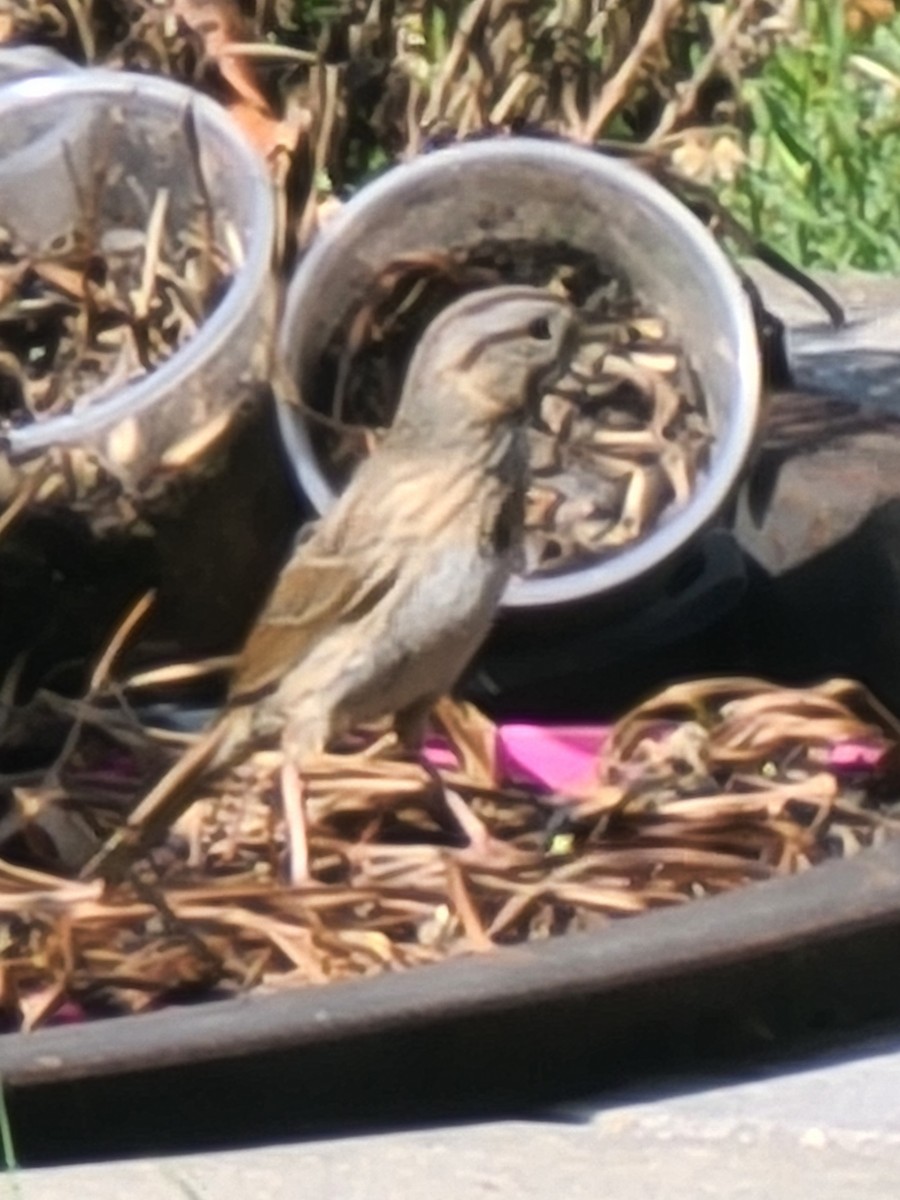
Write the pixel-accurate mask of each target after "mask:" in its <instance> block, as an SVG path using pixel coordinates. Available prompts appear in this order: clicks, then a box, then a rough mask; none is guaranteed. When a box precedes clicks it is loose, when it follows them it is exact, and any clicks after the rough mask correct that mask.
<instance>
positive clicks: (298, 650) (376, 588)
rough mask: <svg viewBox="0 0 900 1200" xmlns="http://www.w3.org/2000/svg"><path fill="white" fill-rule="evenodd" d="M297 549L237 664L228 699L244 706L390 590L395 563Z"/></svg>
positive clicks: (306, 546) (311, 547) (311, 545)
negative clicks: (329, 633)
mask: <svg viewBox="0 0 900 1200" xmlns="http://www.w3.org/2000/svg"><path fill="white" fill-rule="evenodd" d="M315 541H316V540H315V539H313V541H311V542H308V543H306V544H304V545H302V546H300V547H299V548H298V551H297V553H296V555H295V556H294V558H293V559H292V560H291V561H290V562H289V563H288V564H287V566H286V567H285V568H284V570H283V571H282V573H281V575H280V576H279V578H278V583H277V585H276V587H275V591H274V592H273V593H272V596H271V597H270V599H269V602H268V604H267V605H266V607H265V609H264V610H263V612H262V614H261V616H260V617H259V619H258V620H257V622H256V625H255V626H254V627H253V630H252V631H251V633H250V636H249V638H248V639H247V642H246V644H245V646H244V649H243V650H242V652H241V656H240V658H239V659H238V663H237V667H236V669H235V674H234V677H233V679H232V683H231V689H230V695H229V698H230V700H231V701H232V702H237V703H241V702H246V701H250V700H253V699H255V698H256V697H257V696H258V695H259V694H260V693H263V692H265V691H267V690H268V689H269V688H272V687H275V686H276V685H277V684H278V683H279V681H280V680H281V679H282V677H283V676H284V675H285V674H286V672H287V671H288V670H290V669H291V668H292V667H295V666H297V665H298V664H299V663H300V662H301V661H302V660H303V658H304V657H305V656H306V655H307V654H308V653H309V651H310V650H311V649H312V647H313V646H314V645H315V643H316V642H317V641H318V640H319V638H320V637H321V636H322V634H323V633H325V632H327V631H328V630H330V629H333V628H334V627H335V626H337V625H341V624H344V623H346V622H348V621H355V620H357V619H359V618H360V617H361V616H364V615H365V614H366V613H367V612H369V611H371V609H372V608H374V607H375V606H376V605H377V604H378V603H379V602H380V601H381V600H383V599H384V598H385V596H387V595H388V594H389V593H390V592H391V590H392V589H393V588H394V586H395V584H396V581H397V571H396V566H397V564H396V563H393V564H391V563H387V562H384V563H378V562H373V561H372V559H371V558H369V557H368V556H361V558H357V559H355V560H354V558H353V557H352V556H350V555H348V554H347V553H346V551H345V552H344V553H341V554H338V553H317V552H316V544H315Z"/></svg>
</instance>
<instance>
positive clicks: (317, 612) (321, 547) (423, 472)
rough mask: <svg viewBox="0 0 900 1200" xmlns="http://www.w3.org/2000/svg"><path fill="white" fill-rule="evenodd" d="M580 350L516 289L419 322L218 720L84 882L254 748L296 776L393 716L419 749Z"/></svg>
mask: <svg viewBox="0 0 900 1200" xmlns="http://www.w3.org/2000/svg"><path fill="white" fill-rule="evenodd" d="M576 336H577V319H576V314H575V311H574V309H573V308H572V307H571V306H570V305H569V303H568V302H567V301H565V300H564V299H562V298H560V297H557V296H554V295H553V294H552V293H550V292H546V291H544V290H542V289H539V288H533V287H526V286H512V285H510V286H500V287H492V288H488V289H486V290H483V291H477V292H471V293H469V294H467V295H465V296H463V297H462V298H461V299H458V300H456V301H455V302H454V303H452V304H450V305H449V306H448V307H446V308H445V309H443V310H442V311H441V312H440V313H439V314H438V315H437V317H435V318H434V319H433V320H432V321H431V322H430V324H429V325H428V326H427V327H426V329H425V331H424V333H423V335H422V337H421V338H420V340H419V342H418V344H417V346H416V348H415V350H414V352H413V355H412V358H411V361H410V363H409V367H408V369H407V372H406V375H405V379H404V383H403V388H402V394H401V398H400V401H399V404H398V407H397V411H396V415H395V418H394V420H393V422H392V424H391V427H390V429H389V430H388V431H387V433H386V434H385V436H384V438H383V440H382V441H381V442H380V444H379V445H378V446H377V448H376V449H375V451H374V452H373V453H372V455H371V456H370V457H369V458H367V459H365V460H364V461H363V462H362V463H361V464H360V465H359V467H358V468H357V470H356V472H355V474H354V475H353V477H352V478H351V480H350V483H349V484H348V486H347V488H346V489H345V491H344V492H343V493H342V495H341V496H340V497H339V498H338V500H337V502H336V503H335V505H334V507H333V508H331V509H330V510H329V511H328V512H327V513H326V514H325V515H324V516H322V517H321V518H319V520H318V521H316V522H314V523H313V524H311V525H308V526H306V527H305V528H304V529H303V530H301V533H300V535H299V537H298V540H297V543H296V545H295V547H294V550H293V552H292V555H291V557H290V558H289V560H288V562H287V563H286V564H285V566H284V567H283V569H282V571H281V573H280V575H279V576H278V579H277V581H276V583H275V587H274V590H273V591H272V593H271V596H270V598H269V600H268V602H267V603H266V604H265V605H264V607H263V610H262V613H261V615H260V616H259V618H258V619H257V621H256V624H255V625H254V626H253V628H252V630H251V632H250V635H249V637H248V638H247V641H246V643H245V645H244V647H243V650H242V651H241V653H240V654H239V656H238V660H237V663H236V666H235V669H234V674H233V676H232V679H231V683H230V688H229V693H228V699H227V704H226V706H225V709H224V711H223V713H222V715H221V716H220V717H219V718H218V719H217V720H216V722H215V724H214V725H213V727H212V728H211V729H210V730H209V731H208V732H207V733H206V734H205V735H204V736H203V737H202V738H201V740H200V741H199V742H198V743H197V744H196V745H195V746H194V747H192V748H191V749H190V750H189V751H188V752H187V753H186V754H185V755H184V756H183V757H182V758H181V759H180V760H179V761H178V762H177V763H175V765H174V766H173V767H172V768H171V770H170V771H169V772H168V773H167V774H166V775H164V776H163V778H162V779H161V780H160V782H159V783H158V784H157V785H156V786H155V787H154V788H152V790H151V791H150V792H149V793H148V794H147V796H146V797H145V798H144V799H143V800H142V801H141V802H140V803H139V804H138V806H137V808H136V809H135V810H134V811H133V813H132V814H131V816H130V817H129V819H128V821H127V822H126V824H125V825H124V826H122V828H120V829H119V830H117V831H116V833H114V834H113V835H112V836H111V837H110V838H109V840H108V841H107V842H106V843H105V844H104V845H103V846H102V847H101V849H100V850H99V851H98V852H97V853H96V854H95V855H94V857H93V858H92V859H91V860H90V862H89V863H88V864H87V866H86V867H85V868H84V870H83V871H82V877H87V878H91V877H95V876H101V877H103V878H105V879H107V880H109V881H115V880H116V879H119V878H121V876H122V874H123V873H124V871H125V870H126V869H127V867H128V865H129V864H130V862H131V861H132V860H133V859H134V858H135V857H136V856H137V855H138V853H139V852H140V851H141V850H142V848H143V847H144V846H145V845H146V844H147V842H148V838H149V837H152V836H153V835H154V834H155V833H157V832H159V833H161V832H162V831H163V830H164V829H166V828H167V827H168V826H169V825H170V824H171V822H172V821H173V820H174V819H175V818H176V817H177V816H178V815H179V813H180V812H181V811H182V810H183V809H184V808H186V807H187V804H188V803H189V799H190V797H189V795H187V793H188V792H189V790H190V789H189V786H188V785H189V784H190V783H191V782H192V781H193V780H195V779H196V777H198V776H199V775H201V774H205V773H207V772H211V771H214V770H219V769H222V768H224V767H226V766H229V765H232V764H234V763H235V762H238V761H240V759H241V758H242V757H246V756H247V755H248V754H249V753H250V752H251V750H252V749H254V748H255V747H256V746H258V745H259V743H260V742H261V741H264V740H268V739H271V738H273V737H276V738H280V739H281V748H282V751H283V753H284V756H285V759H286V761H289V762H291V763H292V764H294V765H295V766H296V768H297V770H298V771H299V770H300V769H302V765H303V763H304V761H307V760H309V759H310V758H311V757H313V756H315V755H317V754H320V753H322V752H323V751H324V750H325V749H326V747H327V745H328V743H329V742H331V741H332V740H333V739H335V738H336V737H339V736H340V735H341V734H344V733H346V732H348V731H350V730H351V729H353V728H354V727H356V726H359V725H361V724H363V723H365V722H370V721H374V720H379V719H382V718H384V717H389V716H390V717H393V721H394V729H395V731H396V734H397V736H398V738H399V740H400V741H401V742H402V743H403V744H404V745H405V746H406V747H408V748H410V749H416V748H418V744H419V742H420V739H421V737H422V735H423V733H424V726H425V720H426V718H427V715H428V712H429V710H430V709H431V707H432V706H433V704H434V702H435V701H436V700H437V699H438V698H439V697H440V696H442V695H444V694H445V693H446V692H448V691H449V690H450V689H451V688H452V686H453V684H454V683H455V682H456V681H457V679H458V678H459V676H460V674H461V673H462V671H463V670H464V668H465V667H466V665H467V664H468V663H469V661H470V660H471V658H472V657H473V655H474V654H475V651H476V650H477V649H478V647H479V646H480V644H481V643H482V641H483V640H484V638H485V637H486V635H487V633H488V631H489V629H490V626H491V623H492V621H493V619H494V616H495V614H496V611H497V608H498V605H499V603H500V599H501V596H502V594H503V591H504V589H505V587H506V584H507V582H508V580H509V578H510V575H511V574H512V573H513V572H514V571H515V570H516V569H517V568H518V566H519V564H520V556H521V544H522V539H523V526H524V504H525V492H526V489H527V485H528V452H527V442H526V435H525V425H526V422H527V419H528V417H529V415H531V414H532V413H533V412H534V410H535V408H536V405H537V404H538V402H539V400H540V397H541V395H542V393H543V392H544V391H545V390H546V388H547V387H548V386H549V385H550V384H552V383H553V382H554V381H555V380H556V378H558V376H559V375H561V374H562V372H563V371H564V369H565V367H566V364H567V360H568V358H569V357H570V356H571V353H572V352H573V350H574V345H575V338H576Z"/></svg>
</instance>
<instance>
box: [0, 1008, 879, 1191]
mask: <svg viewBox="0 0 900 1200" xmlns="http://www.w3.org/2000/svg"><path fill="white" fill-rule="evenodd" d="M898 1194H900V1032H897V1033H883V1034H881V1035H880V1036H878V1037H877V1038H871V1037H870V1038H869V1039H867V1040H857V1041H856V1042H855V1043H854V1044H848V1045H846V1046H844V1047H842V1048H841V1049H840V1050H833V1049H832V1050H830V1051H828V1052H826V1053H820V1054H819V1055H818V1056H814V1057H812V1058H811V1059H806V1060H803V1061H800V1062H796V1063H794V1064H789V1065H787V1066H781V1067H780V1068H778V1069H777V1071H775V1072H774V1073H771V1074H767V1075H765V1076H759V1077H757V1078H748V1077H744V1078H736V1079H734V1080H731V1081H725V1082H723V1081H721V1080H716V1081H710V1082H708V1083H707V1084H697V1083H692V1084H691V1085H690V1086H689V1088H687V1089H686V1088H685V1085H684V1084H681V1085H679V1083H678V1081H677V1080H674V1081H671V1082H670V1083H668V1084H665V1085H656V1087H654V1088H653V1089H650V1090H649V1091H648V1090H644V1091H643V1092H642V1093H640V1094H637V1093H635V1094H627V1093H619V1094H618V1095H615V1096H605V1097H603V1098H602V1099H601V1100H599V1101H598V1102H597V1103H596V1104H594V1103H588V1104H583V1103H581V1104H579V1105H577V1106H573V1107H571V1108H565V1107H561V1108H557V1109H554V1110H551V1111H545V1112H541V1113H539V1114H535V1115H534V1117H533V1118H531V1119H527V1118H526V1119H519V1120H500V1121H488V1122H484V1123H480V1124H471V1125H464V1124H461V1125H450V1126H444V1127H431V1128H425V1129H417V1130H400V1131H396V1132H386V1133H378V1134H367V1135H364V1136H356V1137H346V1138H329V1139H327V1140H322V1141H309V1142H305V1143H298V1144H294V1145H274V1146H263V1147H256V1148H253V1149H241V1150H234V1151H229V1152H225V1153H221V1152H220V1153H216V1154H200V1155H184V1156H178V1157H172V1158H164V1159H140V1160H133V1161H126V1162H114V1163H96V1164H89V1165H83V1166H74V1167H59V1168H41V1169H35V1170H29V1171H20V1172H17V1173H14V1174H11V1175H6V1176H0V1198H2V1200H70V1198H71V1197H83V1198H84V1200H121V1198H122V1197H127V1200H289V1198H291V1200H292V1198H294V1197H316V1198H318V1197H322V1198H328V1200H331V1198H333V1200H399V1198H401V1197H403V1198H405V1197H420V1196H423V1197H425V1198H426V1200H546V1198H553V1197H560V1198H561V1200H562V1198H565V1200H582V1198H584V1200H588V1198H593V1197H603V1200H656V1198H659V1200H681V1198H682V1197H683V1198H684V1200H689V1198H690V1200H696V1198H697V1197H704V1196H711V1197H712V1196H715V1197H720V1198H722V1200H749V1198H754V1200H755V1198H756V1197H759V1198H765V1200H801V1198H803V1200H806V1198H807V1197H809V1196H812V1197H814V1200H846V1198H847V1197H849V1196H853V1198H854V1200H892V1198H893V1197H895V1196H897V1195H898Z"/></svg>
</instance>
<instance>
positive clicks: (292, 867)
mask: <svg viewBox="0 0 900 1200" xmlns="http://www.w3.org/2000/svg"><path fill="white" fill-rule="evenodd" d="M303 793H304V787H303V780H302V779H301V778H300V772H299V770H298V769H297V764H296V763H295V762H294V761H293V760H292V759H290V758H289V757H288V756H287V755H285V757H284V761H283V762H282V764H281V804H282V808H283V810H284V825H285V835H286V838H287V845H288V864H289V866H288V877H289V879H290V881H291V883H292V884H293V885H294V886H295V887H297V886H299V885H300V884H304V883H309V880H310V875H309V836H308V832H307V826H306V805H305V803H304V799H305V797H304V794H303Z"/></svg>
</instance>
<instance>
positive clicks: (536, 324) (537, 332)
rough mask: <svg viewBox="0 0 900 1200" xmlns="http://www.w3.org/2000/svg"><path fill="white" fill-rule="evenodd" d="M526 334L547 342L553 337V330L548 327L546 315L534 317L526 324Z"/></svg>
mask: <svg viewBox="0 0 900 1200" xmlns="http://www.w3.org/2000/svg"><path fill="white" fill-rule="evenodd" d="M528 336H529V337H533V338H535V339H537V341H539V342H549V341H550V339H551V338H552V337H553V332H552V330H551V329H550V322H549V321H548V320H547V318H546V317H535V319H534V320H533V321H532V322H531V324H530V325H529V326H528Z"/></svg>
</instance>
